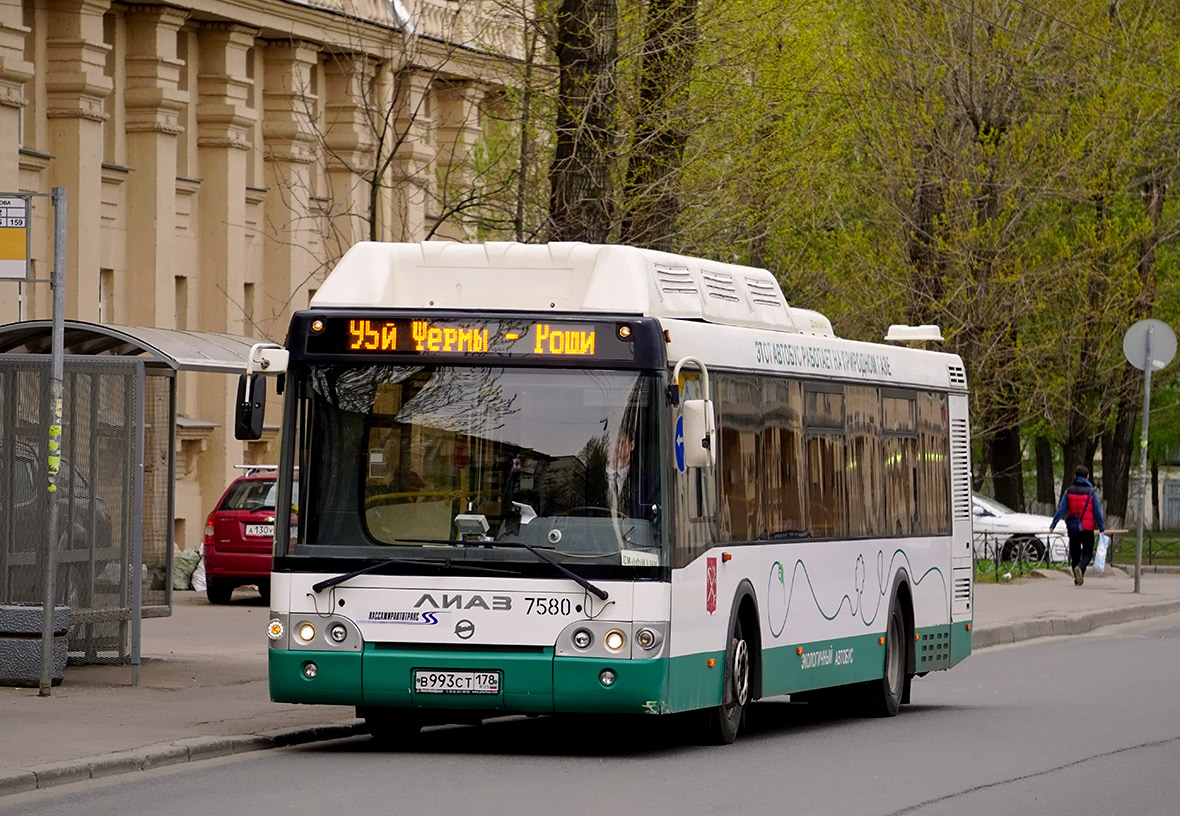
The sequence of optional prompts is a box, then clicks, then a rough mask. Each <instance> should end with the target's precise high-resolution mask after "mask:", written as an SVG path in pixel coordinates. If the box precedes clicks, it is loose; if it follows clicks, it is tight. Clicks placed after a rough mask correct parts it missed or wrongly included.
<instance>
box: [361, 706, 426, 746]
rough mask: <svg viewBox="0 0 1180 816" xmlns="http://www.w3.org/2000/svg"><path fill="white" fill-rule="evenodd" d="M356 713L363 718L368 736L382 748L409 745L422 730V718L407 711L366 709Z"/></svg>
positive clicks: (400, 709)
mask: <svg viewBox="0 0 1180 816" xmlns="http://www.w3.org/2000/svg"><path fill="white" fill-rule="evenodd" d="M358 713H360V714H361V716H362V717H364V720H365V730H366V731H368V732H369V736H370V737H372V738H373V741H374V742H376V743H378V744H379V745H380V746H381V747H382V748H397V747H400V746H403V745H405V744H407V743H410V742H412V741H413V740H414V738H415V737H417V736H418V733H419V732H420V731H421V730H422V718H421V717H419V716H418V715H417V714H416V713H415V712H413V711H410V710H408V709H402V708H367V709H364V710H363V711H361V712H358Z"/></svg>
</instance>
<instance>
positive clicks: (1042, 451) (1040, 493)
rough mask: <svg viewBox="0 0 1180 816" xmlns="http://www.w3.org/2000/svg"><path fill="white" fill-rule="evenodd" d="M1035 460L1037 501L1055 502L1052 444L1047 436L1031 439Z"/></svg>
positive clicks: (1041, 502) (1044, 502)
mask: <svg viewBox="0 0 1180 816" xmlns="http://www.w3.org/2000/svg"><path fill="white" fill-rule="evenodd" d="M1033 450H1034V452H1035V454H1036V460H1037V502H1039V503H1040V504H1053V505H1055V504H1057V485H1056V483H1055V482H1054V479H1053V445H1052V443H1051V442H1050V441H1049V438H1048V437H1047V436H1038V437H1036V438H1035V439H1034V440H1033Z"/></svg>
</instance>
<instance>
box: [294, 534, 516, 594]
mask: <svg viewBox="0 0 1180 816" xmlns="http://www.w3.org/2000/svg"><path fill="white" fill-rule="evenodd" d="M431 543H435V542H431ZM437 543H450V542H437ZM420 564H433V565H436V566H440V567H446V568H447V569H450V568H451V567H458V568H460V569H471V570H479V571H480V572H496V573H501V574H504V575H519V574H520V573H519V572H518V571H514V570H506V569H496V568H495V567H484V566H481V565H479V564H467V563H463V564H457V563H455V562H454V561H452V560H451V559H449V558H386V559H385V560H384V561H378V562H377V563H376V564H370V565H369V566H367V567H362V568H361V569H359V570H353V571H352V572H346V573H344V574H343V575H336V576H333V577H332V578H325V579H324V580H322V581H317V582H316V583H314V584H312V585H311V589H312V591H313V592H323V591H324V590H325V589H328V588H329V587H334V586H336V585H337V584H343V583H344V582H345V581H347V580H349V579H350V578H356V577H357V576H358V575H368V574H369V573H370V572H377V571H378V570H381V569H384V568H385V567H395V566H410V567H416V566H418V565H420Z"/></svg>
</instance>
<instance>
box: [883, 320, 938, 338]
mask: <svg viewBox="0 0 1180 816" xmlns="http://www.w3.org/2000/svg"><path fill="white" fill-rule="evenodd" d="M885 342H886V343H926V342H934V343H941V342H942V330H941V329H939V328H938V326H933V325H931V324H929V323H924V324H923V325H921V326H906V325H903V324H900V323H894V324H893V325H892V326H890V327H889V331H887V332H885Z"/></svg>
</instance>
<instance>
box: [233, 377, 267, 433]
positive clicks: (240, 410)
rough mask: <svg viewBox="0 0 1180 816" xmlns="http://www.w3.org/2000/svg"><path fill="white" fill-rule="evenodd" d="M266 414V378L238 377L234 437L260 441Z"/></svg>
mask: <svg viewBox="0 0 1180 816" xmlns="http://www.w3.org/2000/svg"><path fill="white" fill-rule="evenodd" d="M265 414H266V378H265V377H263V376H262V375H261V374H242V375H241V376H239V377H238V402H237V410H236V411H235V413H234V437H235V438H237V439H261V438H262V418H263V415H265Z"/></svg>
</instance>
